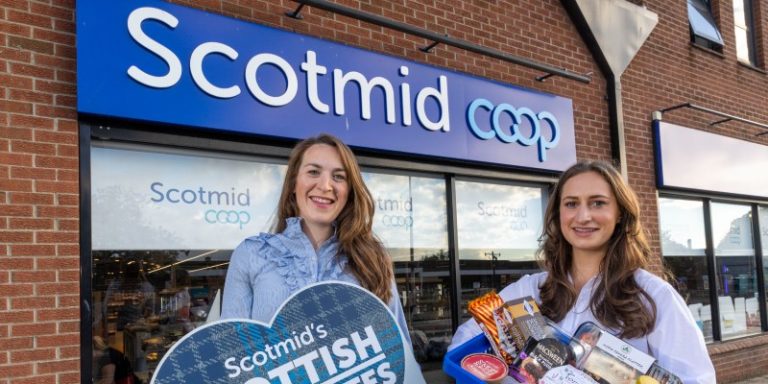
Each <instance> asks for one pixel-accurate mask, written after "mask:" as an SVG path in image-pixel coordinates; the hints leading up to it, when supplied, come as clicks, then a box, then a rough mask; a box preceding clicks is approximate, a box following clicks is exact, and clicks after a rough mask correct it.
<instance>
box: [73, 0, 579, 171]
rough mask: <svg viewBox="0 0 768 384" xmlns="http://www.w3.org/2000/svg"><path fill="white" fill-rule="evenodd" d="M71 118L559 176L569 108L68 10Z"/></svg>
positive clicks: (153, 6)
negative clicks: (74, 81) (73, 41)
mask: <svg viewBox="0 0 768 384" xmlns="http://www.w3.org/2000/svg"><path fill="white" fill-rule="evenodd" d="M77 47H78V53H77V57H78V62H77V64H78V111H79V112H81V113H88V114H95V115H103V116H114V117H120V118H128V119H136V120H143V121H153V122H161V123H171V124H179V125H186V126H194V127H200V128H205V129H214V130H222V131H235V132H244V133H252V134H259V135H268V136H275V137H285V138H294V139H300V138H304V137H308V136H311V135H315V134H317V133H319V132H329V133H332V134H334V135H337V136H339V137H341V138H342V139H343V140H344V141H345V142H347V143H348V144H351V145H353V146H358V147H366V148H373V149H380V150H386V151H395V152H401V153H409V154H418V155H426V156H434V157H442V158H451V159H459V160H470V161H479V162H489V163H498V164H504V165H512V166H517V167H526V168H536V169H543V170H550V171H561V170H564V169H565V168H567V167H568V166H569V165H571V164H572V163H573V162H575V160H576V150H575V140H574V127H573V108H572V102H571V100H570V99H568V98H564V97H560V96H556V95H550V94H544V93H540V92H535V91H531V90H527V89H523V88H519V87H514V86H510V85H507V84H502V83H498V82H493V81H489V80H486V79H482V78H478V77H474V76H470V75H466V74H461V73H457V72H453V71H449V70H445V69H440V68H435V67H432V66H427V65H423V64H418V63H415V62H411V61H406V60H402V59H400V58H397V57H393V56H387V55H382V54H378V53H373V52H370V51H365V50H361V49H357V48H353V47H349V46H346V45H342V44H338V43H333V42H329V41H326V40H321V39H316V38H312V37H308V36H304V35H300V34H296V33H291V32H286V31H282V30H278V29H274V28H269V27H265V26H261V25H257V24H251V23H246V22H243V21H240V20H236V19H232V18H228V17H223V16H219V15H214V14H210V13H206V12H203V11H200V10H196V9H192V8H187V7H183V6H178V5H173V4H168V3H165V2H160V1H152V0H143V1H120V2H104V1H97V0H83V1H78V2H77Z"/></svg>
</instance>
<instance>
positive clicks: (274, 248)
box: [257, 217, 347, 292]
mask: <svg viewBox="0 0 768 384" xmlns="http://www.w3.org/2000/svg"><path fill="white" fill-rule="evenodd" d="M262 236H263V239H264V243H263V244H264V245H265V246H264V247H262V249H260V250H259V252H257V254H258V255H260V256H261V257H262V258H264V259H265V260H266V261H267V262H269V263H272V264H273V265H274V266H275V270H276V272H277V273H278V274H279V275H280V276H282V278H283V280H284V281H285V284H286V286H287V287H288V288H289V289H290V290H291V291H292V292H293V291H296V290H298V289H300V288H303V287H305V286H307V285H309V284H312V283H314V282H316V281H315V277H314V276H315V273H316V272H317V269H318V267H321V268H322V269H323V270H321V271H320V273H319V274H317V275H318V276H320V279H321V280H329V279H330V280H335V279H338V278H339V276H341V275H342V274H343V273H344V269H345V268H346V265H347V258H346V257H345V256H340V257H336V255H335V254H336V252H337V249H338V248H337V243H336V242H335V240H333V241H332V242H331V243H330V244H326V243H324V244H323V246H321V249H320V252H319V254H318V258H319V260H317V259H316V258H315V257H313V256H314V255H315V250H314V248H313V247H312V243H311V242H310V241H309V238H307V236H306V235H305V234H304V232H303V231H302V230H301V219H300V218H297V217H290V218H288V219H286V228H285V230H284V231H283V232H282V233H278V234H262ZM314 263H317V264H316V265H313V264H314Z"/></svg>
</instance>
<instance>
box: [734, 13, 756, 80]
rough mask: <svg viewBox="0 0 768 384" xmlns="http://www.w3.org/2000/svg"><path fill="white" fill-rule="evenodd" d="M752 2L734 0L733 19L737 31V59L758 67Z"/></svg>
mask: <svg viewBox="0 0 768 384" xmlns="http://www.w3.org/2000/svg"><path fill="white" fill-rule="evenodd" d="M752 9H753V8H752V0H733V18H734V26H735V29H736V57H737V58H738V59H739V60H740V61H742V62H745V63H747V64H751V65H756V60H755V57H756V55H755V30H754V23H753V21H752Z"/></svg>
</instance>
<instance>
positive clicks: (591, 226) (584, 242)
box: [449, 161, 715, 383]
mask: <svg viewBox="0 0 768 384" xmlns="http://www.w3.org/2000/svg"><path fill="white" fill-rule="evenodd" d="M543 232H544V233H543V235H542V244H541V247H540V248H539V250H538V252H537V256H538V258H539V261H540V264H541V267H542V269H543V270H544V272H541V273H537V274H534V275H526V276H524V277H522V278H521V279H520V280H518V281H517V282H515V283H513V284H510V285H509V286H507V287H506V288H504V290H502V291H501V292H500V293H499V294H500V295H501V297H502V298H503V299H504V300H511V299H515V298H520V297H524V296H532V297H534V298H535V299H536V301H537V302H538V303H539V304H540V308H541V312H542V314H544V315H545V316H547V317H548V318H550V319H551V320H553V321H555V322H556V323H557V324H558V325H559V326H560V327H561V328H562V329H563V330H564V331H565V332H568V333H569V334H573V333H574V332H575V331H576V329H577V328H578V326H579V325H581V324H582V323H584V322H586V321H591V322H594V323H596V324H598V325H599V326H601V327H602V328H603V329H606V330H608V331H609V332H611V333H613V334H614V335H616V336H618V337H620V338H621V339H623V340H624V341H626V342H627V343H629V344H631V345H632V346H634V347H635V348H637V349H639V350H641V351H643V352H645V353H648V354H649V355H651V356H653V357H654V358H656V359H657V360H658V361H659V364H660V365H661V366H662V367H664V368H666V369H668V370H670V371H671V372H673V373H675V374H676V375H678V376H680V378H681V379H682V380H683V381H684V382H685V383H691V382H693V383H714V382H715V371H714V367H713V366H712V362H711V360H710V358H709V355H708V353H707V348H706V345H705V343H704V338H703V336H702V333H701V331H700V330H699V328H698V327H697V325H696V323H695V321H694V319H693V317H692V315H691V313H690V311H689V310H688V308H687V306H686V304H685V302H684V301H683V299H682V298H681V297H680V295H679V294H678V293H677V291H675V289H674V288H673V287H672V286H671V285H670V284H668V283H667V282H666V281H665V280H664V279H661V278H659V277H657V276H656V275H654V274H652V273H650V272H648V271H646V269H645V268H648V266H649V260H650V257H651V255H652V253H651V248H650V246H649V245H648V241H647V240H646V237H645V231H644V229H643V227H642V224H641V223H640V205H639V203H638V199H637V196H636V195H635V193H634V191H633V190H632V189H631V188H630V187H629V185H627V183H626V182H625V181H624V179H623V178H622V177H621V175H620V174H619V173H618V172H617V171H616V169H615V168H614V167H613V166H611V165H610V164H609V163H606V162H601V161H591V162H590V161H582V162H578V163H576V164H575V165H573V166H571V167H570V168H569V169H567V170H566V171H565V172H564V173H563V175H562V176H561V177H560V180H559V181H558V183H557V185H556V186H555V188H554V191H553V193H552V196H551V198H550V200H549V203H548V205H547V209H546V212H545V216H544V230H543ZM478 333H480V329H479V327H478V325H477V323H476V322H475V321H474V320H470V321H468V322H467V323H465V324H463V325H462V326H460V327H459V329H458V330H457V332H456V334H455V335H454V337H453V340H452V344H451V347H449V348H452V347H455V346H457V345H459V344H461V343H463V342H464V341H466V340H467V339H469V338H471V337H472V336H474V335H476V334H478Z"/></svg>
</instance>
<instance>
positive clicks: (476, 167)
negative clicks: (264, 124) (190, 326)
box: [78, 115, 558, 382]
mask: <svg viewBox="0 0 768 384" xmlns="http://www.w3.org/2000/svg"><path fill="white" fill-rule="evenodd" d="M78 124H79V170H80V175H79V176H80V207H81V208H80V220H79V223H80V239H79V243H80V270H81V274H82V275H83V276H85V277H86V278H83V279H81V280H80V302H81V306H80V319H81V321H80V378H81V380H80V381H81V382H91V381H92V379H93V378H92V376H93V371H92V369H93V360H92V358H91V356H92V353H93V343H92V340H93V334H94V333H93V327H92V323H93V319H94V313H93V297H92V296H93V284H92V276H93V251H92V247H91V237H92V228H91V224H92V223H91V214H92V208H91V203H92V196H91V191H90V189H91V176H92V175H91V164H90V163H91V150H92V147H93V146H94V145H98V143H95V142H98V141H112V142H115V143H126V144H127V145H131V146H132V145H146V146H148V147H164V148H167V149H169V150H173V149H179V150H181V151H187V150H189V151H196V150H199V151H211V152H219V153H226V154H231V155H233V156H245V157H248V158H259V159H261V160H265V161H268V159H273V160H274V161H275V162H277V163H282V162H284V161H286V160H287V159H288V157H289V155H290V152H291V149H292V147H293V145H294V144H295V143H296V141H297V140H289V139H277V138H270V137H261V136H257V135H253V134H242V133H231V132H219V131H215V132H213V131H207V130H201V129H195V128H192V127H186V126H175V125H174V126H171V125H159V124H151V123H146V122H138V121H128V120H122V119H115V118H98V117H95V116H90V115H88V116H81V118H80V119H79V121H78ZM353 149H354V150H355V154H356V157H357V160H358V162H359V164H360V166H361V169H362V170H363V171H364V172H380V173H392V174H404V175H413V176H426V177H435V176H437V178H441V179H443V180H444V181H445V186H446V211H447V222H448V223H447V224H448V228H447V231H448V254H449V263H450V266H449V270H450V280H451V281H450V283H451V285H450V287H449V289H450V294H451V295H452V297H451V300H450V305H449V307H450V308H449V310H450V311H451V325H452V326H451V332H452V333H455V331H456V328H458V326H459V324H460V322H459V319H460V315H459V311H460V308H461V302H462V300H461V295H460V279H461V275H460V266H459V259H458V255H457V253H458V242H457V238H458V236H457V225H456V199H455V181H456V180H457V178H458V179H461V180H468V179H472V180H473V181H482V182H489V183H511V184H514V185H527V184H532V185H536V186H537V187H541V188H542V193H543V197H542V199H543V204H544V205H545V206H546V201H547V199H548V198H549V196H550V195H551V191H552V187H553V186H554V184H555V183H556V181H557V176H558V175H557V173H555V172H549V171H540V170H527V169H521V168H515V167H504V166H499V165H494V164H482V163H467V162H460V161H450V160H448V161H446V160H445V159H440V158H433V157H430V158H425V157H424V156H415V155H411V156H409V155H400V154H391V153H386V152H382V151H377V150H368V149H358V148H353Z"/></svg>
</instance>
